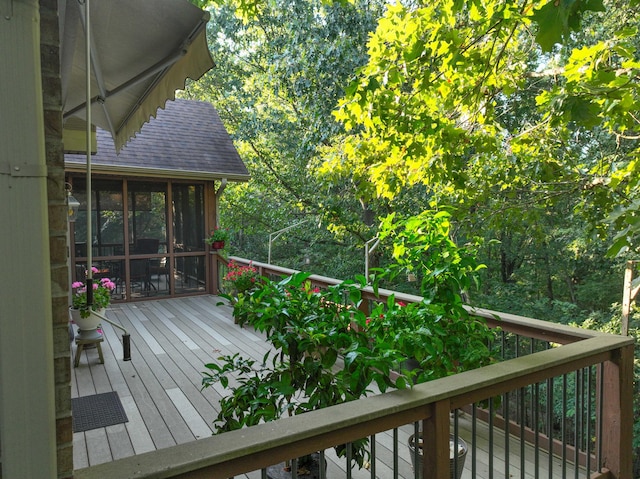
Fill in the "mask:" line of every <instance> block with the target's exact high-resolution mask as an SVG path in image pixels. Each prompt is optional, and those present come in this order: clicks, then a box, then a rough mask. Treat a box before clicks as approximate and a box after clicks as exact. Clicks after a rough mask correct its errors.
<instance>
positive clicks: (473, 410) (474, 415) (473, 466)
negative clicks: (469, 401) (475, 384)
mask: <svg viewBox="0 0 640 479" xmlns="http://www.w3.org/2000/svg"><path fill="white" fill-rule="evenodd" d="M477 414H478V406H477V404H476V403H473V406H472V407H471V459H472V460H473V462H472V463H471V477H472V478H473V479H475V478H476V476H477V467H476V463H477V461H478V456H477V455H476V449H477V448H476V443H477V442H478V441H477V438H478V425H477V422H478V417H477Z"/></svg>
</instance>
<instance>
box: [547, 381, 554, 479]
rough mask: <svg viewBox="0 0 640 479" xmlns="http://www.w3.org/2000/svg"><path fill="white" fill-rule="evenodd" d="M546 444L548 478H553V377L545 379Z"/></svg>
mask: <svg viewBox="0 0 640 479" xmlns="http://www.w3.org/2000/svg"><path fill="white" fill-rule="evenodd" d="M547 445H548V446H547V447H548V456H549V464H548V469H549V479H553V378H549V379H547Z"/></svg>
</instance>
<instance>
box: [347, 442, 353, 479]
mask: <svg viewBox="0 0 640 479" xmlns="http://www.w3.org/2000/svg"><path fill="white" fill-rule="evenodd" d="M352 459H353V444H351V443H350V442H348V443H347V479H351V460H352Z"/></svg>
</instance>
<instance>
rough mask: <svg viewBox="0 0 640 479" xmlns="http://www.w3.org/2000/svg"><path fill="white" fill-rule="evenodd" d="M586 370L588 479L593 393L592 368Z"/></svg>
mask: <svg viewBox="0 0 640 479" xmlns="http://www.w3.org/2000/svg"><path fill="white" fill-rule="evenodd" d="M587 370H588V373H587V374H588V376H587V432H586V438H587V447H586V449H587V463H586V466H587V477H589V476H590V475H591V448H592V444H591V435H592V433H593V431H592V430H591V424H592V422H591V413H592V410H593V401H592V400H591V393H592V392H593V367H591V366H590V367H589V368H587Z"/></svg>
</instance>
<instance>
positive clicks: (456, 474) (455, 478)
mask: <svg viewBox="0 0 640 479" xmlns="http://www.w3.org/2000/svg"><path fill="white" fill-rule="evenodd" d="M414 436H415V435H414V434H412V435H411V436H410V437H409V453H410V455H411V465H412V466H413V469H414V470H415V469H416V464H415V461H416V455H415V450H416V442H415V440H414ZM418 437H419V441H418V466H417V467H418V478H419V479H422V457H423V455H422V449H423V447H424V443H423V441H422V433H420V435H419V436H418ZM454 441H455V438H454V437H453V435H451V437H450V438H449V470H450V471H451V474H450V477H451V479H460V476H462V471H463V470H464V460H465V459H466V458H467V450H468V447H467V443H466V442H464V441H463V440H462V438H460V437H459V438H458V445H457V447H454ZM427 446H428V444H427ZM456 452H457V453H458V468H457V470H454V468H455V460H454V454H455V453H456Z"/></svg>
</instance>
